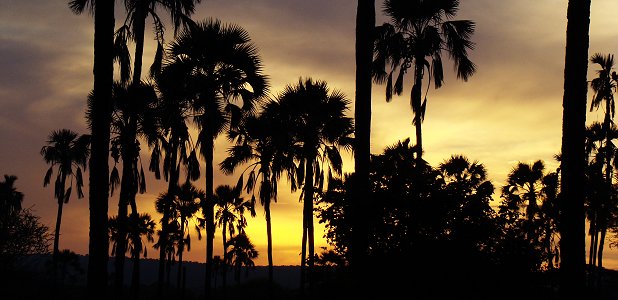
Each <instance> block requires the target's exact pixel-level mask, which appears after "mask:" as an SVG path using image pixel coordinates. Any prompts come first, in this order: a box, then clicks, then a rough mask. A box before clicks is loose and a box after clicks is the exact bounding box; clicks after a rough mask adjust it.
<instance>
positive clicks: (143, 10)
mask: <svg viewBox="0 0 618 300" xmlns="http://www.w3.org/2000/svg"><path fill="white" fill-rule="evenodd" d="M200 2H201V0H125V1H124V6H125V9H126V11H127V17H126V19H125V21H124V26H123V27H122V28H121V29H120V30H119V31H120V32H123V31H124V32H126V31H128V32H130V33H131V34H129V35H128V36H132V37H133V39H134V40H135V55H134V56H133V57H134V62H133V63H134V64H133V84H134V85H136V84H140V83H141V80H142V79H141V74H142V57H143V54H144V36H145V32H146V19H147V18H148V16H149V15H150V17H151V18H152V21H153V32H154V34H155V39H156V41H157V52H156V55H155V62H154V64H153V69H152V70H151V73H153V72H152V71H156V70H157V65H159V66H160V63H161V59H162V56H163V44H164V38H163V36H164V29H165V26H164V24H163V22H162V20H161V19H162V18H161V16H159V14H158V12H157V10H159V9H164V10H166V11H167V13H168V14H169V17H170V19H171V22H172V23H173V25H174V35H176V33H177V32H178V30H179V29H180V28H181V25H186V24H187V23H191V22H192V21H191V20H190V19H189V18H190V17H191V15H192V14H193V12H194V11H195V5H196V4H199V3H200ZM125 36H126V34H125Z"/></svg>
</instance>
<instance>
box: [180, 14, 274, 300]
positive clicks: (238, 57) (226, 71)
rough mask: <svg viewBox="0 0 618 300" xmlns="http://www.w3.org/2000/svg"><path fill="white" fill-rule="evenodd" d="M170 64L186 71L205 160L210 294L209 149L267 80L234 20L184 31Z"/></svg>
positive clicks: (247, 108)
mask: <svg viewBox="0 0 618 300" xmlns="http://www.w3.org/2000/svg"><path fill="white" fill-rule="evenodd" d="M168 54H169V60H170V64H172V65H176V67H177V68H181V69H183V70H188V74H191V75H192V76H191V78H190V81H189V87H188V90H189V91H191V92H192V93H193V95H192V100H193V106H194V110H195V115H196V117H195V122H196V124H197V126H198V128H199V130H200V132H199V137H198V143H199V145H200V153H201V154H202V156H203V157H204V158H205V160H206V190H205V192H206V200H205V205H204V206H203V209H204V211H203V213H204V217H205V219H206V278H205V294H206V295H210V285H211V280H210V278H211V275H212V256H213V246H214V244H213V243H214V233H215V228H214V211H213V210H214V201H213V190H214V188H213V187H214V184H213V180H214V177H213V151H214V142H215V139H216V138H217V137H218V136H219V134H221V133H222V132H223V131H225V130H226V129H230V128H235V127H237V126H238V125H239V121H240V119H241V116H242V115H243V114H245V113H252V112H253V111H254V109H255V106H254V105H255V102H256V99H259V98H261V97H263V96H264V95H265V94H266V92H267V90H268V84H267V79H266V76H264V75H262V63H261V61H260V58H259V56H258V54H257V48H256V47H255V46H254V45H253V44H252V43H251V40H250V38H249V34H248V33H247V32H246V31H245V30H244V29H243V28H241V27H239V26H237V25H234V24H229V25H228V24H222V23H221V22H220V21H218V20H212V19H209V20H206V21H203V22H199V23H197V24H195V26H191V27H189V28H186V29H185V30H183V32H182V33H181V34H180V35H179V36H178V38H177V39H176V41H175V42H174V43H172V45H171V47H170V49H169V52H168Z"/></svg>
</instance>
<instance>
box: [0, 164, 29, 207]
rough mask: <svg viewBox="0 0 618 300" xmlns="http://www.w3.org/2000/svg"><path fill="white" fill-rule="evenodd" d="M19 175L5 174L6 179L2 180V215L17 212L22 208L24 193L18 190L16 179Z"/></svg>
mask: <svg viewBox="0 0 618 300" xmlns="http://www.w3.org/2000/svg"><path fill="white" fill-rule="evenodd" d="M16 180H17V176H15V175H7V174H4V181H0V216H2V217H6V216H8V215H12V214H16V213H18V212H19V211H20V210H21V203H22V201H23V200H24V194H23V193H22V192H19V191H17V188H16V187H15V181H16Z"/></svg>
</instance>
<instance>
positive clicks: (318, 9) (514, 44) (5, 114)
mask: <svg viewBox="0 0 618 300" xmlns="http://www.w3.org/2000/svg"><path fill="white" fill-rule="evenodd" d="M66 2H67V1H46V0H32V1H20V0H0V66H1V67H2V71H1V72H0V141H2V147H0V173H2V174H10V175H16V176H17V177H18V180H17V182H16V186H17V188H18V190H19V191H21V192H23V193H24V194H25V200H24V204H23V206H24V207H32V209H33V210H34V211H35V213H36V214H38V215H40V216H41V218H42V222H43V223H45V224H47V225H48V226H49V227H50V229H52V230H53V227H54V221H55V215H56V202H55V200H54V199H53V191H52V188H51V187H47V188H44V187H43V177H44V175H45V171H46V170H47V168H48V166H47V165H46V164H45V163H44V161H43V160H42V158H41V156H40V154H39V150H40V149H41V147H42V146H43V145H44V142H45V140H46V138H47V135H48V134H49V133H50V132H51V131H52V130H56V129H60V128H68V129H72V130H74V131H77V132H79V133H87V132H88V130H87V126H86V122H85V120H84V110H85V107H86V96H87V94H88V92H89V91H90V89H91V88H92V61H93V60H92V55H93V51H92V45H93V41H92V39H93V25H92V17H91V16H89V15H87V14H85V15H80V16H77V15H73V14H72V13H71V11H70V10H69V8H68V6H67V3H66ZM381 5H382V1H381V0H377V1H376V11H377V14H378V16H377V19H378V21H377V23H378V24H381V23H382V22H384V21H385V18H384V16H382V14H381ZM121 6H122V3H121V1H117V7H118V9H117V14H116V26H118V25H119V24H120V23H122V22H123V21H124V12H123V11H122V9H121ZM566 7H567V0H545V1H538V0H518V1H495V0H466V1H460V12H459V13H458V16H457V19H470V20H472V21H475V22H476V31H475V33H474V35H473V37H472V40H473V41H474V42H475V43H476V48H475V50H473V51H472V52H471V53H470V56H471V59H472V61H473V62H474V63H475V64H476V65H477V69H478V70H477V73H476V74H475V75H474V76H472V77H471V78H470V80H469V81H468V82H462V81H459V80H457V79H456V78H455V76H454V73H453V72H451V70H452V69H451V65H450V61H447V60H446V59H445V63H446V65H445V71H446V80H445V84H444V86H443V87H442V88H440V89H437V90H436V89H433V87H432V88H431V89H430V90H429V95H428V105H427V113H426V116H425V122H424V123H423V138H424V139H423V143H424V146H425V159H426V160H427V161H429V162H430V164H431V165H434V166H436V165H437V164H439V163H440V162H442V161H443V160H446V159H448V158H449V157H450V156H451V155H453V154H462V155H465V156H467V157H468V158H469V159H470V160H472V161H478V162H480V163H483V164H484V165H485V166H486V168H487V170H488V173H489V177H490V179H491V181H492V182H493V184H494V186H495V187H496V192H495V193H494V196H495V199H499V188H500V186H502V185H503V184H504V183H505V179H506V176H507V174H508V173H509V171H510V170H511V168H512V167H514V166H515V164H516V163H517V162H520V161H522V162H532V161H536V160H539V159H541V160H543V161H544V162H545V163H546V167H547V169H548V170H554V169H555V168H556V167H558V163H557V162H556V161H555V160H554V159H553V156H554V155H555V154H558V152H559V151H560V144H561V134H562V129H561V126H562V95H563V71H564V45H565V32H566ZM616 11H618V3H616V1H613V0H595V1H593V3H592V17H591V27H590V49H589V54H590V55H592V54H594V53H597V52H599V53H603V54H608V53H615V52H618V18H616V17H615V12H616ZM161 14H164V12H161ZM355 14H356V1H350V0H313V1H305V0H288V1H278V0H262V1H254V0H236V1H229V0H202V3H201V4H199V5H198V7H197V11H196V13H195V15H194V16H193V19H194V20H203V19H205V18H210V17H212V18H218V19H220V20H221V21H222V22H225V23H235V24H238V25H240V26H242V27H243V28H245V29H246V30H247V31H248V32H249V34H250V36H251V39H252V41H253V42H254V43H255V45H256V46H257V47H258V48H259V54H260V56H261V58H262V60H263V64H264V72H265V74H266V75H268V76H269V78H270V83H271V87H270V90H271V93H272V94H273V95H276V94H277V93H279V92H280V91H281V90H282V89H283V87H284V86H285V85H286V84H288V83H293V82H295V81H297V80H298V78H299V77H312V78H314V79H320V80H324V81H326V82H327V83H328V85H329V86H330V87H331V88H333V89H338V90H341V91H342V92H343V93H344V94H345V95H347V97H348V99H349V100H350V101H352V103H353V100H354V76H355V74H354V72H355V65H354V42H355V36H354V29H355ZM168 24H169V23H168ZM167 31H168V32H167V34H166V41H167V42H170V41H172V40H173V35H172V31H173V30H172V28H171V25H168V27H167ZM154 52H155V47H154V36H153V35H152V34H151V33H147V35H146V49H145V54H144V65H145V66H149V64H150V62H151V61H152V57H153V55H154ZM595 68H596V66H594V65H590V68H589V69H590V71H589V76H588V78H589V79H591V78H593V76H595V73H594V71H595V70H596V69H595ZM384 88H385V87H384V86H381V85H374V86H373V104H372V110H373V114H372V136H371V144H372V145H371V147H372V153H375V154H378V153H381V152H382V150H383V149H384V147H386V146H388V145H392V144H394V143H396V142H397V141H399V140H403V139H406V138H408V137H409V138H411V139H412V140H414V138H415V137H414V128H413V126H412V124H411V121H412V111H411V109H410V107H409V102H408V99H407V97H408V96H407V95H409V94H408V93H409V89H410V84H407V85H404V96H401V97H397V96H396V97H395V98H394V99H393V101H392V102H391V103H386V101H385V96H384V95H385V93H384ZM589 97H591V93H590V92H589ZM353 112H354V107H353V105H352V106H351V107H350V111H349V112H348V113H349V115H350V116H353ZM603 113H604V112H603V111H602V110H601V111H593V112H590V113H589V114H588V119H587V123H588V124H589V123H591V122H592V121H594V120H602V115H603ZM227 146H228V144H227V142H226V140H225V137H221V138H220V139H219V140H218V141H217V143H216V145H215V151H216V153H215V164H218V162H220V161H221V160H222V159H223V158H224V157H225V155H226V153H225V151H226V150H227ZM142 148H146V147H142ZM142 152H143V153H142V159H143V160H144V164H147V163H148V157H149V156H148V153H147V152H148V151H147V149H142ZM343 168H344V171H345V172H351V171H353V160H352V156H351V154H350V153H346V152H344V166H343ZM2 174H0V175H2ZM202 174H203V173H202ZM147 176H148V179H149V180H148V182H147V192H146V193H145V194H142V195H138V200H137V201H138V202H137V203H138V208H139V209H140V210H141V211H143V212H149V213H150V214H151V215H153V216H155V218H156V219H158V218H160V216H159V215H158V214H157V213H156V212H155V210H154V199H155V198H156V197H157V196H158V194H159V193H160V192H163V191H164V190H165V188H166V183H165V182H163V181H156V180H155V179H154V176H152V175H151V174H148V175H147ZM237 179H238V174H234V175H230V176H226V175H223V174H222V173H220V172H219V173H217V172H216V174H215V186H217V185H220V184H235V183H236V181H237ZM86 182H87V181H86ZM195 185H196V186H198V187H200V188H202V189H203V188H204V186H205V182H204V178H201V179H199V180H198V181H197V182H195ZM87 190H88V189H87V188H85V192H86V197H85V198H83V199H77V198H75V197H73V198H72V199H71V201H70V202H69V203H68V204H67V205H66V206H65V209H64V215H63V223H62V228H61V239H60V248H61V249H71V250H72V251H75V252H77V253H80V254H87V251H88V226H89V222H88V213H89V211H88V200H87V199H88V198H87V197H88V196H87ZM117 197H118V195H117V193H116V194H115V195H114V196H113V197H112V198H111V199H110V203H109V207H110V211H109V214H110V215H114V214H115V213H116V210H117ZM298 198H299V194H298V193H290V192H289V186H288V185H287V184H286V183H285V182H282V183H281V184H280V187H279V199H278V202H277V203H275V204H274V205H273V206H272V225H273V243H274V245H273V246H274V248H273V252H274V263H275V265H298V264H299V263H300V252H301V246H300V245H301V234H302V203H300V202H299V201H298ZM248 222H249V226H248V228H247V233H248V235H249V237H250V239H251V240H252V242H253V243H254V244H255V245H256V247H257V250H258V251H259V252H260V256H259V258H258V259H257V260H256V264H257V265H267V258H266V225H265V222H264V215H263V210H262V208H261V207H258V209H257V217H255V218H249V221H248ZM315 225H316V236H315V238H316V249H317V251H318V252H319V251H320V250H319V249H320V248H319V247H326V246H327V244H326V241H325V240H324V238H323V237H322V235H323V232H324V227H323V226H322V225H321V224H318V222H317V220H316V221H315ZM192 237H196V235H192ZM610 238H613V237H610ZM221 244H222V242H221V234H220V230H217V233H216V236H215V255H220V254H221V248H222V247H221ZM148 252H149V256H148V257H149V258H157V255H156V254H155V250H154V249H151V250H149V251H148ZM184 256H185V259H186V260H190V261H200V262H203V261H204V259H205V240H201V241H198V240H197V238H192V246H191V252H189V253H186V254H185V255H184ZM604 264H605V266H606V267H608V268H613V269H618V251H617V250H616V249H611V248H610V249H608V248H606V253H605V257H604Z"/></svg>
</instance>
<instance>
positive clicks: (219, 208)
mask: <svg viewBox="0 0 618 300" xmlns="http://www.w3.org/2000/svg"><path fill="white" fill-rule="evenodd" d="M241 192H242V185H238V186H236V187H231V186H229V185H220V186H218V187H217V188H216V189H215V194H214V200H215V204H216V206H215V207H216V213H215V223H216V225H217V226H218V227H221V239H222V241H223V262H224V264H223V265H222V268H223V269H222V274H223V294H224V297H225V290H226V285H227V279H226V277H227V276H226V272H227V271H226V265H227V264H228V263H229V260H230V258H229V257H228V256H227V248H228V240H227V234H228V233H229V235H230V238H233V237H234V234H235V233H236V230H238V231H239V234H240V233H244V231H245V227H247V220H246V218H245V216H244V213H245V211H249V212H250V213H251V216H253V217H254V216H255V210H254V205H253V203H252V202H250V201H245V200H244V199H243V198H242V197H241V196H240V194H241Z"/></svg>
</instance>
